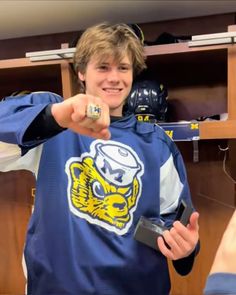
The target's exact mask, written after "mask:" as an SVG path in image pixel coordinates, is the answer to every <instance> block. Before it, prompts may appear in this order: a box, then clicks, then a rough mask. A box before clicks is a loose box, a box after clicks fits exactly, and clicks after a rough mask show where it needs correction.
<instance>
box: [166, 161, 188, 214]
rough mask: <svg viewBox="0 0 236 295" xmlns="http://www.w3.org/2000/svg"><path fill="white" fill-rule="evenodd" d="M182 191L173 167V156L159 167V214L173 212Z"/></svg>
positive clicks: (181, 184)
mask: <svg viewBox="0 0 236 295" xmlns="http://www.w3.org/2000/svg"><path fill="white" fill-rule="evenodd" d="M182 190H183V183H182V182H181V181H180V178H179V175H178V172H177V170H176V168H175V165H174V160H173V156H172V155H170V157H169V159H168V160H167V161H166V162H165V164H164V165H163V166H162V167H161V171H160V214H161V215H162V214H167V213H170V212H173V211H174V210H175V209H176V208H177V206H178V202H179V197H180V194H181V192H182Z"/></svg>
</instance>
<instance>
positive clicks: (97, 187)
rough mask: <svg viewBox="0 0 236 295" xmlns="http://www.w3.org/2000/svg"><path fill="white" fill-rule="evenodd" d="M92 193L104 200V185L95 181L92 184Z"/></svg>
mask: <svg viewBox="0 0 236 295" xmlns="http://www.w3.org/2000/svg"><path fill="white" fill-rule="evenodd" d="M92 191H93V194H94V195H95V196H96V197H97V198H99V199H103V198H104V196H105V192H104V189H103V187H102V185H101V184H100V182H98V181H95V182H94V183H93V184H92Z"/></svg>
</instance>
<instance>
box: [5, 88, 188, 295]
mask: <svg viewBox="0 0 236 295" xmlns="http://www.w3.org/2000/svg"><path fill="white" fill-rule="evenodd" d="M59 101H61V98H60V97H59V96H58V95H56V94H53V93H50V92H47V93H32V94H29V95H26V96H25V97H20V98H17V97H16V98H12V99H9V100H6V101H4V102H1V103H0V126H1V128H0V141H2V142H5V143H8V144H11V145H14V146H15V147H16V151H17V150H18V151H19V152H20V153H22V151H23V150H24V151H25V150H30V149H31V150H30V151H29V153H26V155H25V156H23V157H22V158H19V159H17V160H16V161H15V162H14V161H13V160H12V161H11V159H10V160H9V161H8V162H5V163H4V167H3V166H2V167H1V163H0V170H2V171H7V170H10V169H20V168H21V167H24V169H27V164H28V169H30V170H31V171H33V172H34V173H35V175H36V177H37V186H36V201H35V206H34V211H33V214H32V218H31V220H30V223H29V227H28V232H27V239H26V245H25V253H24V254H25V260H26V264H27V272H28V294H33V295H47V294H50V295H60V294H68V295H69V294H70V295H91V294H94V295H95V294H96V295H167V294H169V291H170V279H169V272H168V264H167V260H166V258H165V257H164V256H163V255H162V254H161V253H160V252H158V251H155V250H153V249H151V248H149V247H147V246H145V245H143V244H141V243H140V242H138V241H136V240H135V239H134V238H133V234H134V230H135V226H136V224H137V222H138V220H139V218H140V217H141V216H145V217H147V218H150V219H152V220H154V221H161V222H163V223H165V225H167V226H169V225H170V224H171V223H172V222H173V220H174V217H175V214H176V208H177V206H178V204H179V202H180V200H181V199H185V201H186V202H187V203H189V204H191V199H190V193H189V187H188V183H187V179H186V172H185V168H184V164H183V160H182V157H181V155H180V153H179V151H178V149H177V147H176V145H175V144H174V142H173V141H172V140H171V139H170V138H169V137H168V136H167V135H166V134H165V132H164V131H163V130H162V129H161V128H160V127H159V126H157V125H154V124H149V123H140V122H137V121H136V119H135V118H134V117H133V116H130V117H124V118H122V119H120V120H118V121H115V122H113V123H111V125H110V131H111V139H110V140H108V141H104V140H97V139H94V138H90V137H86V136H81V135H79V134H76V133H74V132H72V131H71V130H65V131H63V132H61V133H59V134H57V135H56V136H53V137H51V138H47V139H45V138H35V140H33V141H30V142H23V137H24V134H25V132H26V130H27V129H28V128H29V126H30V125H31V123H32V122H33V121H34V119H35V118H36V116H37V115H38V114H39V113H40V112H41V111H42V110H43V109H44V108H45V107H46V106H47V105H48V104H51V103H56V102H59ZM39 128H40V127H39ZM16 153H17V152H16ZM27 155H28V156H27ZM27 157H28V158H27ZM24 159H26V160H24ZM15 167H16V168H15ZM185 263H186V262H185Z"/></svg>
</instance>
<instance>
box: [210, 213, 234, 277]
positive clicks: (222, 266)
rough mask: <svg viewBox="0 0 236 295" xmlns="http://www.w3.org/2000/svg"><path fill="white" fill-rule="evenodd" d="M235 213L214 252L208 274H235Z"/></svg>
mask: <svg viewBox="0 0 236 295" xmlns="http://www.w3.org/2000/svg"><path fill="white" fill-rule="evenodd" d="M235 259H236V211H235V212H234V214H233V215H232V217H231V219H230V221H229V223H228V226H227V228H226V230H225V232H224V235H223V237H222V239H221V242H220V245H219V247H218V250H217V252H216V256H215V259H214V262H213V264H212V267H211V271H210V273H216V272H230V273H236V263H235Z"/></svg>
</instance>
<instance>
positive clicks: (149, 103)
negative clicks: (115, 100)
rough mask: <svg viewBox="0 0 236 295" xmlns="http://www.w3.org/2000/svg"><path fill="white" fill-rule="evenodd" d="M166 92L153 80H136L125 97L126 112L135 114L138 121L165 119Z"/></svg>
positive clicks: (162, 86) (161, 120)
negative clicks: (126, 97)
mask: <svg viewBox="0 0 236 295" xmlns="http://www.w3.org/2000/svg"><path fill="white" fill-rule="evenodd" d="M167 99H168V92H167V89H166V87H165V86H164V85H163V84H161V83H158V82H157V81H155V80H141V81H136V82H134V84H133V87H132V89H131V91H130V94H129V96H128V99H127V105H126V109H127V114H135V116H136V118H137V119H138V120H139V121H150V122H163V121H166V113H167V108H168V104H167Z"/></svg>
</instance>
